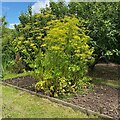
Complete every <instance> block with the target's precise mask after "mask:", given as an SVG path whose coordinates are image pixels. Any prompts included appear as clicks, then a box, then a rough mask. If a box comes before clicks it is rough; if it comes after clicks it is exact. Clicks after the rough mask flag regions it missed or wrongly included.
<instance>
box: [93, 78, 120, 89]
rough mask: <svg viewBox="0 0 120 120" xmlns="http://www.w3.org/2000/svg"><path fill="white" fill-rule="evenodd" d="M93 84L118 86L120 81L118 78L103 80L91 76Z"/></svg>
mask: <svg viewBox="0 0 120 120" xmlns="http://www.w3.org/2000/svg"><path fill="white" fill-rule="evenodd" d="M93 83H94V84H105V85H109V86H113V87H120V81H119V80H104V79H101V78H93Z"/></svg>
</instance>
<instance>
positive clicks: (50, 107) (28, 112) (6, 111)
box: [2, 85, 97, 118]
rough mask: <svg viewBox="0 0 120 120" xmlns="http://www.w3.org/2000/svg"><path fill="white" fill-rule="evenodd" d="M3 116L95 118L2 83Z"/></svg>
mask: <svg viewBox="0 0 120 120" xmlns="http://www.w3.org/2000/svg"><path fill="white" fill-rule="evenodd" d="M2 98H3V104H2V105H3V106H2V107H3V109H2V117H3V118H90V117H91V118H95V117H97V116H93V115H90V116H89V117H88V116H87V115H86V114H84V113H81V112H80V111H74V110H73V109H72V108H70V107H65V106H63V105H59V104H56V103H53V102H51V101H49V100H47V99H43V98H40V97H37V96H35V95H31V94H29V93H27V92H24V91H20V90H17V89H14V88H12V87H8V86H4V85H2Z"/></svg>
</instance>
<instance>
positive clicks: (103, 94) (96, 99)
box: [4, 64, 120, 119]
mask: <svg viewBox="0 0 120 120" xmlns="http://www.w3.org/2000/svg"><path fill="white" fill-rule="evenodd" d="M119 68H120V66H115V65H112V64H111V65H108V64H107V65H106V64H101V65H96V66H95V70H97V72H96V71H95V72H96V74H95V73H94V71H90V72H89V73H88V74H89V75H90V76H92V75H93V76H92V77H100V78H101V77H102V78H105V79H116V78H119V73H120V72H119ZM103 71H104V72H103ZM118 72H119V73H118ZM106 74H107V75H106ZM117 80H119V79H117ZM4 82H6V83H9V84H12V85H15V86H19V87H21V88H25V89H28V90H31V91H35V87H34V86H35V84H36V83H37V82H38V80H36V79H34V78H32V77H31V76H25V77H18V78H13V79H9V80H5V81H4ZM119 99H120V88H114V87H110V86H106V85H100V84H98V85H95V86H94V88H93V92H89V93H86V94H84V95H78V94H77V95H76V96H75V97H72V98H69V99H66V101H67V102H70V103H73V104H75V105H78V106H81V107H84V108H87V109H90V110H93V111H95V112H99V113H102V114H105V115H109V116H111V117H114V118H119V119H120V100H119Z"/></svg>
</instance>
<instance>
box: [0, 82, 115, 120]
mask: <svg viewBox="0 0 120 120" xmlns="http://www.w3.org/2000/svg"><path fill="white" fill-rule="evenodd" d="M0 84H2V85H4V86H5V85H7V86H9V87H13V88H15V89H18V90H22V91H25V92H27V93H30V94H32V95H36V96H38V97H41V98H45V99H48V100H50V101H52V102H55V103H58V104H62V105H64V106H66V107H71V108H72V109H74V110H79V111H80V112H83V113H85V114H87V115H88V116H89V115H90V114H92V115H95V116H98V117H100V118H109V119H115V118H113V117H111V116H108V115H104V114H100V113H98V112H94V111H92V110H88V109H86V108H83V107H80V106H77V105H74V104H72V103H68V102H65V101H63V100H60V99H57V98H53V97H49V96H46V95H42V94H40V93H36V92H33V91H30V90H27V89H24V88H21V87H18V86H14V85H11V84H9V83H6V82H3V81H2V82H0Z"/></svg>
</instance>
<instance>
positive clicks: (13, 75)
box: [2, 71, 33, 80]
mask: <svg viewBox="0 0 120 120" xmlns="http://www.w3.org/2000/svg"><path fill="white" fill-rule="evenodd" d="M32 74H33V71H29V72H24V73H19V74H16V73H11V72H9V71H5V72H3V73H2V76H3V78H2V80H6V79H11V78H16V77H20V76H27V75H32Z"/></svg>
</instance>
